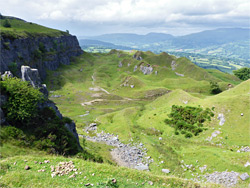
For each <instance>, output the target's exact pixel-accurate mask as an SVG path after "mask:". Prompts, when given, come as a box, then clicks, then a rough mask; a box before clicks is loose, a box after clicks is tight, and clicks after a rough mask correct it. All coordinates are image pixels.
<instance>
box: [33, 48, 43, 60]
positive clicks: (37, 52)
mask: <svg viewBox="0 0 250 188" xmlns="http://www.w3.org/2000/svg"><path fill="white" fill-rule="evenodd" d="M33 58H34V59H36V60H38V59H41V58H42V52H41V51H40V50H39V49H36V50H34V51H33Z"/></svg>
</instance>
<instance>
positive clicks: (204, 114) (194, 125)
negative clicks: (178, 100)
mask: <svg viewBox="0 0 250 188" xmlns="http://www.w3.org/2000/svg"><path fill="white" fill-rule="evenodd" d="M213 116H214V114H213V113H212V111H211V110H210V109H209V108H206V109H205V110H203V109H202V108H201V107H200V106H199V107H191V106H186V107H183V106H178V105H173V106H172V111H171V113H170V114H169V115H168V117H169V119H165V123H166V124H168V125H170V126H171V127H174V129H175V135H179V131H180V133H181V134H184V135H185V137H186V138H190V137H192V136H193V134H194V135H195V136H197V135H199V133H200V132H202V131H203V130H205V128H203V123H204V122H205V121H206V120H209V121H211V117H213Z"/></svg>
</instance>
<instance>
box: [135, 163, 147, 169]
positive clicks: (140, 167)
mask: <svg viewBox="0 0 250 188" xmlns="http://www.w3.org/2000/svg"><path fill="white" fill-rule="evenodd" d="M135 169H137V170H149V167H148V165H147V164H146V165H145V164H142V163H141V164H138V166H135Z"/></svg>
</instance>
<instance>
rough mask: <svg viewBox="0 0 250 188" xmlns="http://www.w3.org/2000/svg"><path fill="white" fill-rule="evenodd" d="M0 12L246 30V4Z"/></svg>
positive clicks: (90, 2) (113, 0)
mask: <svg viewBox="0 0 250 188" xmlns="http://www.w3.org/2000/svg"><path fill="white" fill-rule="evenodd" d="M0 9H1V10H0V12H1V13H2V14H4V15H14V16H18V17H21V18H24V19H27V20H30V19H32V20H31V21H36V20H37V21H39V20H40V21H42V22H44V21H48V22H50V21H65V22H67V21H68V22H70V21H71V22H78V23H85V24H86V23H88V24H89V23H90V24H95V25H96V26H98V24H106V25H117V26H119V25H120V26H123V27H126V26H129V27H152V28H156V27H178V26H182V27H206V26H209V27H210V26H212V25H213V24H214V25H221V26H222V27H233V26H234V25H235V26H236V27H249V19H250V16H249V12H250V10H249V9H250V1H249V0H237V1H236V0H186V1H184V0H53V1H51V0H42V1H41V0H8V1H6V0H0Z"/></svg>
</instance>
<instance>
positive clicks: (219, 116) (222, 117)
mask: <svg viewBox="0 0 250 188" xmlns="http://www.w3.org/2000/svg"><path fill="white" fill-rule="evenodd" d="M218 120H220V123H219V125H224V123H225V121H226V119H225V117H224V115H223V114H219V115H218Z"/></svg>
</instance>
